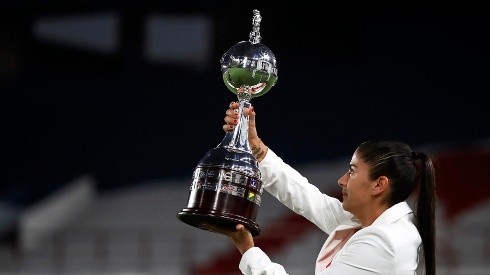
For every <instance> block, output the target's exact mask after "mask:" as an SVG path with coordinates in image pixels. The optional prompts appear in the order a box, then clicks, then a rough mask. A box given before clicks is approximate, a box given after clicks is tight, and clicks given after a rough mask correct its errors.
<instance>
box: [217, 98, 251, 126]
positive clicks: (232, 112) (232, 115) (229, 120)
mask: <svg viewBox="0 0 490 275" xmlns="http://www.w3.org/2000/svg"><path fill="white" fill-rule="evenodd" d="M228 107H229V108H228V109H227V110H226V116H225V117H224V119H223V120H224V122H225V124H223V130H224V131H225V132H231V131H233V129H234V128H235V126H236V125H237V124H238V119H239V117H238V108H239V107H240V103H238V102H236V101H232V102H231V103H230V105H229V106H228ZM243 115H248V116H250V115H253V119H254V122H253V125H254V127H255V112H254V111H253V107H251V108H250V109H249V108H243Z"/></svg>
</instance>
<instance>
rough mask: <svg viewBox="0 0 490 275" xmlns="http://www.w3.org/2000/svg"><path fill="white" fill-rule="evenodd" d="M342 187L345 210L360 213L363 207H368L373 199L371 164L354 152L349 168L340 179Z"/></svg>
mask: <svg viewBox="0 0 490 275" xmlns="http://www.w3.org/2000/svg"><path fill="white" fill-rule="evenodd" d="M338 183H339V185H340V186H341V187H342V198H343V202H342V206H343V208H344V210H346V211H349V212H351V213H352V214H354V215H356V216H357V215H358V214H359V213H360V211H362V209H367V208H366V206H368V205H370V203H371V202H372V200H371V198H372V197H371V186H372V185H371V183H372V181H371V180H370V179H369V166H368V165H367V164H366V163H365V162H364V161H363V160H362V159H361V158H360V157H359V156H358V155H357V153H354V155H353V156H352V159H351V161H350V164H349V170H348V171H347V172H346V173H345V174H344V175H342V176H341V177H340V178H339V180H338Z"/></svg>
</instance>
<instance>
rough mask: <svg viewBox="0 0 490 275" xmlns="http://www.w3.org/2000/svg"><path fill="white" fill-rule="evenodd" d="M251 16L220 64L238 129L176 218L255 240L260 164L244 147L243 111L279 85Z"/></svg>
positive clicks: (205, 166)
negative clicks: (240, 230) (243, 232)
mask: <svg viewBox="0 0 490 275" xmlns="http://www.w3.org/2000/svg"><path fill="white" fill-rule="evenodd" d="M253 14H254V16H253V30H252V32H250V37H249V41H241V42H239V43H237V44H235V45H233V46H232V47H231V48H230V49H229V50H228V51H227V52H226V53H225V54H223V56H222V58H221V60H220V63H221V72H222V76H223V82H224V84H225V86H226V87H227V88H228V90H230V91H231V92H233V93H234V94H236V95H237V98H238V102H239V108H238V123H237V125H236V127H235V128H234V130H233V131H231V132H227V133H226V134H225V137H224V138H223V140H222V141H221V143H220V144H219V145H218V146H216V147H215V148H212V149H211V150H209V151H208V152H207V153H206V155H205V156H204V157H203V158H202V159H201V160H200V161H199V163H198V164H197V167H196V168H195V170H194V173H193V178H192V183H191V186H190V192H189V200H188V203H187V207H186V208H184V209H183V210H182V211H180V212H179V213H177V218H178V219H179V220H181V221H182V222H184V223H187V224H189V225H191V226H194V227H197V228H200V229H204V230H207V229H206V228H203V227H202V226H201V225H202V224H203V223H209V224H214V225H216V226H219V227H226V228H230V229H234V228H235V226H236V224H238V223H240V224H243V225H244V226H246V227H247V228H248V229H249V230H250V232H251V233H252V235H253V236H257V235H259V234H260V227H259V225H258V224H257V222H256V218H257V214H258V210H259V207H260V204H261V196H262V191H263V187H262V180H261V173H260V170H259V168H258V161H257V160H256V159H255V157H254V156H253V155H252V152H251V149H250V144H249V142H248V121H249V118H248V116H247V115H244V114H243V109H244V108H250V106H251V104H250V101H251V99H252V98H255V97H259V96H261V95H264V94H265V93H267V92H268V91H269V90H270V89H271V88H272V87H273V86H274V85H275V84H276V83H277V64H276V58H275V56H274V54H273V53H272V51H271V50H270V49H269V48H268V47H267V46H265V45H264V44H261V43H260V41H261V36H260V22H261V20H262V17H261V16H260V12H259V11H258V10H253Z"/></svg>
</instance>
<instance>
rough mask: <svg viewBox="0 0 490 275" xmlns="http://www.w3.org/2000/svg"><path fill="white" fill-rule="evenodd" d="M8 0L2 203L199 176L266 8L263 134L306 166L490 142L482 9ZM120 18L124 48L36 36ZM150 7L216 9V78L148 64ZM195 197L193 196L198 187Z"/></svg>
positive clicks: (488, 21)
mask: <svg viewBox="0 0 490 275" xmlns="http://www.w3.org/2000/svg"><path fill="white" fill-rule="evenodd" d="M243 2H244V3H240V4H236V1H234V2H230V1H75V0H65V1H27V0H26V1H3V2H1V3H0V39H1V42H0V46H1V48H0V58H1V59H2V60H1V63H0V64H2V63H3V64H2V65H1V67H0V76H1V78H0V104H1V107H0V121H1V129H2V132H1V134H0V136H1V139H0V141H1V142H0V155H1V173H0V181H1V187H0V195H1V196H0V198H1V199H3V200H6V201H9V202H11V203H15V204H18V205H27V204H30V203H32V202H35V201H36V200H38V199H39V198H41V197H43V196H44V195H46V194H48V193H50V192H53V191H54V190H56V189H57V188H59V187H60V186H62V185H63V184H65V183H67V182H68V181H70V180H71V179H73V178H76V177H78V176H80V175H81V174H84V173H90V174H93V175H94V176H95V177H96V180H97V183H98V188H99V189H100V190H101V191H105V190H112V189H114V188H120V187H123V186H128V185H132V184H141V183H144V182H146V181H148V180H153V179H161V178H182V177H188V178H189V179H190V178H191V176H192V173H193V170H194V168H195V165H196V164H197V162H198V161H199V159H200V158H201V157H203V156H204V154H205V153H206V152H207V150H209V149H211V148H212V147H214V146H215V145H217V144H218V143H219V142H220V141H221V139H222V138H223V136H224V132H223V130H222V129H221V125H222V124H223V120H222V119H223V117H224V113H225V110H226V109H227V107H228V104H229V102H230V101H232V100H235V99H236V97H235V95H234V94H232V93H231V92H229V91H228V90H227V89H226V88H225V86H224V84H223V82H222V79H221V71H220V64H219V59H220V57H221V55H222V54H223V53H225V52H226V51H227V50H228V49H229V48H230V47H231V46H232V45H233V44H235V43H237V42H239V41H242V40H248V35H249V33H250V31H251V23H252V10H253V9H258V10H260V12H261V15H262V23H261V29H260V32H261V35H262V41H261V42H262V43H263V44H265V45H267V46H268V47H269V48H270V49H271V50H272V51H273V53H274V54H275V56H276V58H277V61H278V82H277V84H276V86H274V87H273V88H272V89H271V91H270V92H269V93H267V94H265V95H264V96H262V97H259V98H255V99H253V100H252V104H253V105H254V106H255V109H256V111H257V114H258V118H257V119H258V124H259V125H258V126H259V130H260V136H261V137H262V139H263V140H264V142H265V143H266V144H268V145H269V146H270V147H271V148H272V149H273V150H274V151H276V152H277V153H278V154H279V155H280V156H281V157H282V158H283V159H285V160H286V161H287V162H289V163H291V164H300V163H304V162H310V161H319V160H329V159H334V158H337V157H339V156H346V155H350V154H351V153H352V152H353V150H354V148H355V146H356V145H357V144H359V143H360V142H361V141H364V140H367V139H399V140H402V141H406V142H408V143H410V144H412V145H413V146H424V145H427V144H450V145H454V146H466V145H467V144H472V143H473V142H475V141H479V140H482V139H487V138H488V137H490V130H489V124H488V122H487V121H488V117H489V104H488V99H487V98H488V94H489V90H490V83H489V81H490V80H489V79H490V78H489V76H490V68H489V61H490V53H489V49H490V43H489V42H488V38H487V37H488V36H489V27H490V17H489V15H488V12H487V10H486V9H484V8H483V7H480V6H479V5H477V4H475V3H474V2H472V1H464V3H463V2H460V3H455V4H451V3H448V2H447V1H439V2H438V1H404V2H402V1H399V2H397V1H337V2H336V3H329V2H323V3H320V2H318V4H313V3H316V2H317V1H311V2H310V1H301V2H297V3H295V4H294V5H293V4H291V5H289V6H288V5H286V4H284V3H282V2H283V1H280V2H277V3H274V2H269V1H261V2H252V1H243ZM101 11H117V12H118V13H119V14H120V15H121V16H122V19H123V20H122V27H121V29H120V37H121V39H120V43H119V47H118V49H117V51H116V52H115V53H113V54H97V53H93V52H90V51H86V50H83V49H76V48H73V47H66V46H62V45H56V44H53V43H46V42H43V41H41V40H38V39H36V38H35V37H34V36H33V25H34V23H35V22H36V20H37V19H38V18H41V17H43V16H56V15H69V14H79V13H83V14H86V13H90V12H101ZM150 12H160V13H161V14H171V15H182V16H185V15H192V14H206V15H209V16H210V18H212V20H213V41H212V42H213V45H212V48H213V53H212V55H213V56H212V57H211V58H210V60H213V62H210V64H208V66H207V67H206V68H204V70H194V69H193V68H192V65H176V64H167V63H165V62H161V63H155V62H147V61H145V59H144V58H143V55H142V48H143V43H144V39H143V23H142V22H143V20H144V18H145V17H146V16H147V15H148V14H149V13H150ZM183 188H187V187H183Z"/></svg>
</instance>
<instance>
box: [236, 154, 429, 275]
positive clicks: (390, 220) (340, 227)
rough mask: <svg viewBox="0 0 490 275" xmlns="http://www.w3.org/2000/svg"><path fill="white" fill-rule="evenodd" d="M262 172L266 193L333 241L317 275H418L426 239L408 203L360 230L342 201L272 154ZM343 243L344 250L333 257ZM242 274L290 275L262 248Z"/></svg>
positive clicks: (248, 256)
mask: <svg viewBox="0 0 490 275" xmlns="http://www.w3.org/2000/svg"><path fill="white" fill-rule="evenodd" d="M259 168H260V170H261V173H262V181H263V184H264V188H265V190H266V191H268V192H269V193H270V194H272V195H273V196H274V197H276V198H277V199H278V200H279V201H281V202H282V203H283V204H284V205H286V206H287V207H288V208H290V209H291V210H293V211H294V212H295V213H297V214H299V215H302V216H304V217H305V218H306V219H308V220H309V221H311V222H312V223H314V224H315V225H316V226H318V227H319V228H320V229H321V230H323V231H324V232H325V233H327V234H328V235H329V236H328V238H327V240H326V241H325V244H324V245H323V247H322V249H321V250H320V252H319V254H318V257H317V260H316V262H315V265H313V260H312V263H311V264H312V269H313V268H314V270H315V274H316V275H327V274H342V275H343V274H349V275H356V274H389V275H397V274H400V275H405V274H407V275H408V274H410V275H413V274H416V270H417V265H418V252H419V249H420V245H421V238H420V234H419V233H418V231H417V228H416V227H415V225H414V223H413V211H412V210H411V209H410V207H409V206H408V204H407V203H406V202H401V203H398V204H396V205H394V206H392V207H391V208H389V209H387V210H386V211H385V212H384V213H383V214H381V215H380V216H379V217H378V218H377V219H376V220H375V221H374V222H373V224H372V225H370V226H368V227H365V228H362V229H361V228H360V223H359V221H358V220H357V219H356V218H355V217H354V216H353V215H352V214H350V213H349V212H347V211H345V210H344V209H343V208H342V203H341V202H340V201H339V200H338V199H336V198H333V197H330V196H327V195H325V194H323V193H322V192H321V191H320V190H319V189H318V188H317V187H316V186H315V185H312V184H310V183H309V182H308V180H307V179H306V178H305V177H303V176H302V175H301V174H299V172H298V171H296V170H295V169H293V168H292V167H290V166H289V165H288V164H286V163H284V162H283V160H282V159H281V158H279V157H278V156H277V155H276V154H275V153H274V152H273V151H272V150H271V149H270V148H269V150H268V152H267V155H266V156H265V158H264V159H263V160H262V161H261V162H260V164H259ZM348 237H350V238H349V239H347V241H345V240H346V238H348ZM342 242H345V244H344V245H343V247H342V248H340V250H339V251H338V252H337V253H336V254H335V255H334V256H333V255H331V254H332V251H333V250H334V249H335V247H337V245H338V244H339V243H342ZM332 256H333V258H332ZM327 265H328V267H327ZM239 268H240V270H241V271H242V273H243V274H247V275H248V274H250V275H258V274H261V275H268V274H274V275H278V274H288V273H287V272H286V270H285V269H284V267H283V266H281V265H280V264H277V263H273V262H272V261H271V260H270V258H269V257H268V256H267V255H266V254H265V253H264V252H263V251H262V250H261V249H260V248H258V247H254V248H251V249H249V250H247V251H246V252H245V253H244V254H243V255H242V258H241V260H240V264H239Z"/></svg>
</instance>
